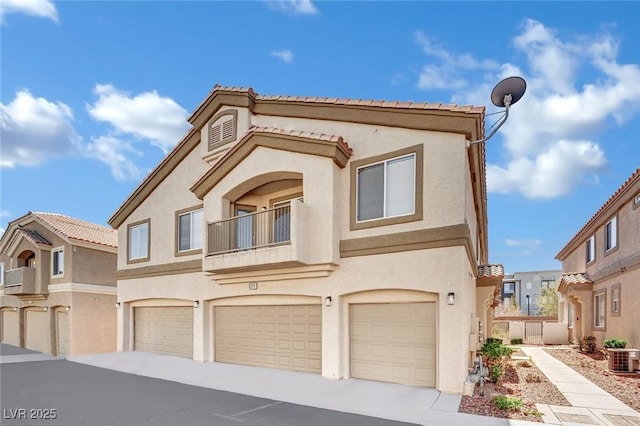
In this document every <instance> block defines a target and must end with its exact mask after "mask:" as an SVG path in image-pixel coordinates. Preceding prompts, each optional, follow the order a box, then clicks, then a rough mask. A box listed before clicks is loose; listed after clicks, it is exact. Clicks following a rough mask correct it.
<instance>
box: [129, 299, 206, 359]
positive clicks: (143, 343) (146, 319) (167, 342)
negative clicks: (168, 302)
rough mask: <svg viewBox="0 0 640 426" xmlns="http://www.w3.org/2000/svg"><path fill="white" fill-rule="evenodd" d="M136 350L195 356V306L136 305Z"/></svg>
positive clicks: (188, 356)
mask: <svg viewBox="0 0 640 426" xmlns="http://www.w3.org/2000/svg"><path fill="white" fill-rule="evenodd" d="M134 350H136V351H142V352H153V353H157V354H163V355H173V356H179V357H184V358H193V307H189V306H158V307H155V306H154V307H139V308H134Z"/></svg>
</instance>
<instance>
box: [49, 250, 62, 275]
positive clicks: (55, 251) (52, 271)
mask: <svg viewBox="0 0 640 426" xmlns="http://www.w3.org/2000/svg"><path fill="white" fill-rule="evenodd" d="M56 253H62V265H61V269H62V271H61V273H59V274H56V273H55V271H54V270H53V268H54V266H55V262H54V259H55V256H56ZM58 266H60V265H58ZM51 277H52V278H62V277H64V246H62V247H54V248H52V249H51Z"/></svg>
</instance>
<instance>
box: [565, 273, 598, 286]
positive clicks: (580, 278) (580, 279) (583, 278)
mask: <svg viewBox="0 0 640 426" xmlns="http://www.w3.org/2000/svg"><path fill="white" fill-rule="evenodd" d="M561 281H564V282H565V283H567V284H568V285H571V284H593V281H591V279H590V278H589V275H587V274H586V273H573V274H562V278H561Z"/></svg>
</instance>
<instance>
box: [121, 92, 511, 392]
mask: <svg viewBox="0 0 640 426" xmlns="http://www.w3.org/2000/svg"><path fill="white" fill-rule="evenodd" d="M483 121H484V107H471V106H456V105H443V104H431V103H412V102H387V101H363V100H354V99H337V98H318V97H313V98H310V97H295V96H264V95H259V94H257V93H255V92H254V91H253V90H252V89H250V88H237V87H222V86H215V87H214V89H213V90H212V91H211V92H210V94H209V95H208V97H207V98H206V99H205V100H204V101H203V102H202V103H201V104H200V105H199V106H198V107H197V109H196V110H195V112H194V113H193V114H192V115H191V117H190V118H189V123H190V124H191V126H192V127H191V130H190V131H189V132H188V133H187V134H186V136H185V137H184V138H183V139H182V140H181V141H180V142H179V143H178V144H177V145H176V146H175V148H174V149H173V150H172V151H171V152H170V153H169V154H168V155H167V156H166V157H165V158H164V160H162V162H161V163H160V164H159V165H158V166H157V167H156V168H155V169H154V170H153V171H152V172H151V173H150V174H149V175H148V176H147V178H146V179H145V180H144V181H143V182H142V183H141V184H140V185H139V186H138V188H137V189H135V191H134V192H133V193H132V194H131V195H130V196H129V197H128V198H127V199H126V200H125V201H124V203H123V204H122V205H121V207H120V208H119V209H118V210H117V211H116V212H115V213H114V214H113V216H112V217H111V218H110V219H109V223H110V224H111V225H112V226H113V227H114V228H117V229H118V237H119V240H120V241H121V244H120V246H119V249H118V272H117V278H118V306H119V308H118V350H119V351H149V352H155V353H160V354H170V355H175V356H182V357H186V358H191V359H194V360H196V361H203V362H223V363H234V364H243V365H252V366H263V367H269V368H279V369H288V370H295V371H306V372H312V373H317V374H322V376H324V377H326V378H329V379H342V378H349V377H357V378H364V379H372V380H380V381H388V382H396V383H404V384H411V385H419V386H428V387H435V388H437V389H440V390H442V391H445V392H452V393H461V392H462V390H463V382H464V381H465V379H466V377H467V374H468V367H469V366H471V365H472V361H473V357H474V356H475V351H476V348H477V345H478V342H479V341H480V340H481V339H482V338H483V337H484V330H485V329H490V327H489V328H487V327H488V326H489V324H488V321H489V322H490V321H491V316H492V315H491V314H492V308H491V304H492V302H493V300H494V297H495V295H496V294H497V293H498V291H499V285H500V283H501V280H502V275H503V271H502V266H501V265H489V264H487V262H488V253H487V247H488V244H487V229H488V227H487V202H486V188H485V160H484V146H483V144H474V145H472V146H469V144H468V142H469V141H474V140H477V139H479V138H481V137H482V135H483V133H484V127H483Z"/></svg>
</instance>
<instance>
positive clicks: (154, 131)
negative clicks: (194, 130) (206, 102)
mask: <svg viewBox="0 0 640 426" xmlns="http://www.w3.org/2000/svg"><path fill="white" fill-rule="evenodd" d="M94 93H95V94H96V95H97V96H98V99H97V100H96V102H95V103H94V104H93V105H87V111H88V112H89V114H91V116H92V117H93V118H95V119H96V120H98V121H104V122H107V123H109V124H110V125H111V126H113V131H114V132H115V134H116V135H119V134H125V135H131V136H134V137H136V138H140V139H146V140H148V141H149V142H150V143H151V144H152V145H154V146H156V147H158V148H160V149H161V150H162V151H163V152H164V153H167V152H169V150H170V149H171V148H173V146H174V145H175V144H176V143H177V142H178V141H179V140H180V139H181V137H182V136H183V135H184V133H185V132H186V131H187V130H188V128H189V124H188V123H187V122H186V118H187V111H186V110H185V109H184V108H182V107H181V106H180V105H178V104H177V103H176V102H175V101H174V100H173V99H170V98H167V97H162V96H160V95H159V94H158V93H157V92H156V91H155V90H154V91H152V92H143V93H140V94H138V95H135V96H131V95H129V94H128V93H126V92H123V91H120V90H118V89H116V88H115V87H113V86H111V85H104V84H97V85H96V87H95V88H94Z"/></svg>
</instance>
